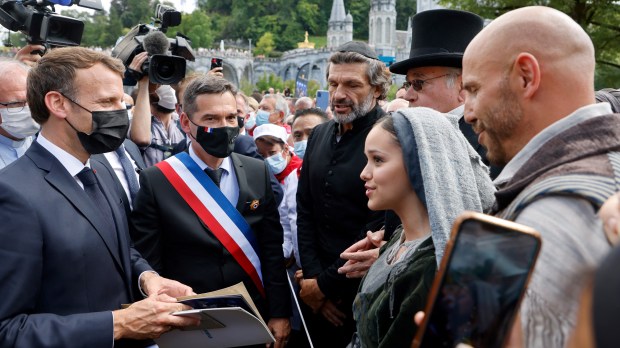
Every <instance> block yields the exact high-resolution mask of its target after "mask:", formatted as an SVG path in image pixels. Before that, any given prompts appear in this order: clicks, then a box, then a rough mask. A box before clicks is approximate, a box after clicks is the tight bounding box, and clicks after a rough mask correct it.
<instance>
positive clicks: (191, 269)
mask: <svg viewBox="0 0 620 348" xmlns="http://www.w3.org/2000/svg"><path fill="white" fill-rule="evenodd" d="M235 94H236V90H235V87H234V86H233V85H232V84H230V83H229V82H228V81H226V80H224V79H222V78H220V77H215V76H201V77H197V78H196V79H195V80H194V81H192V82H191V83H190V84H189V85H188V86H187V88H186V90H185V93H184V97H183V113H182V114H181V126H182V127H183V130H184V131H185V133H186V134H187V136H188V137H190V138H191V139H192V141H191V143H190V146H189V151H188V153H184V152H183V153H180V154H178V155H176V156H174V157H171V158H170V159H168V160H165V161H163V162H161V163H159V164H157V165H155V166H154V167H151V168H147V169H146V170H144V171H143V172H142V173H141V175H140V191H139V192H138V196H137V198H136V201H135V204H134V210H133V212H132V216H131V228H130V233H131V236H132V239H133V241H134V242H135V245H136V248H137V249H138V250H139V251H140V252H141V253H142V254H143V255H144V257H145V258H146V259H147V260H149V262H150V263H151V264H152V265H153V267H154V269H155V270H156V271H157V272H159V273H160V274H161V275H163V276H165V277H169V278H171V279H176V280H178V281H180V282H183V283H185V284H188V285H190V286H192V287H193V289H194V290H195V291H196V292H206V291H212V290H217V289H220V288H224V287H227V286H231V285H234V284H236V283H238V282H241V281H243V282H244V284H245V286H246V288H247V289H248V291H249V293H250V295H251V296H252V297H253V299H254V301H255V303H256V304H257V307H258V308H259V311H260V312H261V315H262V316H263V317H266V318H267V320H268V326H269V328H270V329H271V331H272V332H273V334H274V336H275V338H276V344H275V346H276V347H282V346H283V345H284V343H285V341H286V339H287V337H288V334H289V331H290V326H289V320H288V318H289V316H290V315H291V304H290V294H289V290H288V284H287V279H286V270H285V265H284V257H283V254H282V243H283V232H282V226H281V225H280V218H279V215H278V207H277V204H276V202H275V199H274V196H273V192H272V190H271V186H270V184H269V172H268V170H267V167H266V166H265V163H264V162H263V161H260V160H257V159H254V158H250V157H246V156H242V155H238V154H236V153H233V152H232V148H233V144H234V139H235V138H236V136H237V135H238V133H239V127H238V126H237V114H236V103H235ZM181 162H182V163H181ZM176 164H182V165H183V166H184V167H183V168H181V169H184V170H185V172H186V173H190V175H191V177H189V178H187V177H183V176H182V174H183V173H182V172H180V171H179V172H176V171H175V172H174V173H176V174H175V175H177V176H178V178H180V180H177V181H175V180H174V178H175V177H174V176H173V175H172V174H174V173H171V172H170V171H169V170H170V169H171V168H173V166H174V165H176ZM175 168H176V167H175ZM192 168H193V169H192ZM188 169H189V170H188ZM207 175H208V176H207ZM179 185H180V186H183V185H186V186H185V187H186V190H185V191H183V190H178V188H179V187H180V186H179ZM214 185H217V186H214ZM208 189H211V191H209V190H208ZM188 194H189V195H190V196H193V197H194V200H193V201H192V200H191V199H187V195H188ZM205 195H208V198H209V197H214V198H213V199H214V201H213V202H212V203H201V202H202V199H204V198H203V197H204V196H205ZM196 197H198V198H199V199H195V198H196ZM218 198H219V201H218V200H217V199H218ZM200 204H202V205H200ZM226 208H230V209H229V210H228V212H227V213H226V214H225V215H223V216H220V218H218V219H216V220H217V221H214V220H210V219H209V216H208V215H209V214H212V215H213V216H216V214H217V212H218V211H220V210H225V209H226ZM205 212H207V213H206V215H205ZM226 219H228V221H235V222H234V224H233V225H234V226H232V227H231V225H225V222H224V220H226ZM234 219H237V220H234ZM220 224H221V226H220ZM239 225H244V226H246V227H247V229H245V231H246V232H247V234H245V235H244V237H243V238H245V244H242V243H241V242H239V240H238V239H236V237H235V236H237V235H235V233H236V231H237V230H236V228H237V227H236V226H239ZM231 239H233V240H235V241H236V242H237V243H236V244H234V245H231V244H230V243H229V242H228V240H231ZM252 241H255V242H254V243H253V242H252ZM241 245H247V246H250V249H251V250H248V249H244V248H243V247H238V246H241ZM244 257H247V259H250V260H253V263H252V264H251V265H250V269H249V270H248V269H247V268H244V267H243V266H242V265H245V264H244V260H245V259H244ZM261 274H262V279H261V278H260V275H261Z"/></svg>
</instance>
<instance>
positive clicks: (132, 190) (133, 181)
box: [115, 145, 140, 202]
mask: <svg viewBox="0 0 620 348" xmlns="http://www.w3.org/2000/svg"><path fill="white" fill-rule="evenodd" d="M115 152H116V154H117V155H118V159H119V160H120V162H121V166H122V167H123V172H124V173H125V179H127V186H128V187H129V195H130V196H131V201H132V202H133V201H134V199H136V194H137V193H138V190H139V189H140V184H139V183H138V179H137V178H136V171H135V170H134V168H133V165H132V164H131V160H130V159H129V157H127V154H126V153H125V146H123V145H121V146H120V147H119V148H118V149H116V151H115Z"/></svg>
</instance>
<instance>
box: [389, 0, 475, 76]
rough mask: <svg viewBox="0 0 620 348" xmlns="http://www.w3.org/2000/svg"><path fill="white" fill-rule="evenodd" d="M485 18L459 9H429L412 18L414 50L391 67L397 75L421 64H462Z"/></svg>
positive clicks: (412, 47) (412, 45)
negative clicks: (464, 55)
mask: <svg viewBox="0 0 620 348" xmlns="http://www.w3.org/2000/svg"><path fill="white" fill-rule="evenodd" d="M483 26H484V20H483V19H482V17H480V16H478V15H477V14H474V13H471V12H465V11H457V10H446V9H439V10H429V11H424V12H420V13H418V14H416V15H415V16H413V18H412V19H411V52H410V53H409V59H405V60H403V61H400V62H398V63H395V64H392V66H390V71H391V72H393V73H395V74H402V75H406V74H407V70H409V69H411V68H416V67H421V66H449V67H456V68H460V67H462V66H463V53H464V52H465V48H466V47H467V45H468V44H469V42H470V41H471V40H472V39H473V38H474V36H476V35H477V34H478V32H480V30H482V27H483Z"/></svg>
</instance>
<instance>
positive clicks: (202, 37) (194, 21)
mask: <svg viewBox="0 0 620 348" xmlns="http://www.w3.org/2000/svg"><path fill="white" fill-rule="evenodd" d="M173 29H174V30H169V31H168V36H169V37H174V36H175V35H176V32H177V31H178V32H181V33H183V34H184V35H186V36H187V37H189V38H190V39H191V41H192V47H193V48H198V47H205V48H207V47H210V46H211V45H212V44H213V36H214V35H213V30H212V29H211V20H210V18H209V16H208V15H207V14H206V13H204V12H202V11H200V10H195V11H194V12H192V13H191V14H187V13H184V14H183V17H182V20H181V25H179V26H178V27H174V28H173Z"/></svg>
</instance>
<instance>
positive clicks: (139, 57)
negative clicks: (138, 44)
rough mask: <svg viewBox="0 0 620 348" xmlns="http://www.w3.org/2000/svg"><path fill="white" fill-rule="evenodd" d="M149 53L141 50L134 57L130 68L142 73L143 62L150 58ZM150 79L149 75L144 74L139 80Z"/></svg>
mask: <svg viewBox="0 0 620 348" xmlns="http://www.w3.org/2000/svg"><path fill="white" fill-rule="evenodd" d="M148 57H149V54H148V53H146V52H140V53H138V54H136V55H135V57H133V59H132V60H131V63H129V66H128V68H129V69H131V70H134V71H136V72H138V73H142V64H144V62H145V61H146V60H147V59H148ZM143 80H148V75H145V76H143V77H142V78H141V79H140V80H139V81H143Z"/></svg>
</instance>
